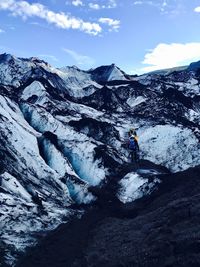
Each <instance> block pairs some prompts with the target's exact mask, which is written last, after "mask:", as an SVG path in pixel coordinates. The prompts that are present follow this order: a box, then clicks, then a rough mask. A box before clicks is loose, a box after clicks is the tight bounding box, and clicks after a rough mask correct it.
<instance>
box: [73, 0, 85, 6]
mask: <svg viewBox="0 0 200 267" xmlns="http://www.w3.org/2000/svg"><path fill="white" fill-rule="evenodd" d="M72 5H73V6H83V2H82V1H81V0H73V1H72Z"/></svg>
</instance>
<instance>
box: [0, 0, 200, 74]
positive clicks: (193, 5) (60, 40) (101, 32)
mask: <svg viewBox="0 0 200 267" xmlns="http://www.w3.org/2000/svg"><path fill="white" fill-rule="evenodd" d="M199 29H200V0H192V1H189V0H152V1H150V0H123V1H122V0H121V1H120V0H107V1H104V0H49V1H47V0H38V1H32V0H26V1H19V0H0V53H3V52H7V53H11V54H14V55H16V56H19V57H31V56H37V57H40V58H42V59H44V60H46V61H48V62H49V63H50V64H52V65H53V66H56V67H61V66H66V65H67V66H70V65H76V66H78V67H79V68H81V69H90V68H94V67H97V66H100V65H107V64H112V63H115V64H116V65H118V66H119V67H120V68H121V69H123V70H124V71H126V72H127V73H132V74H133V73H143V72H147V71H152V70H155V69H162V68H169V67H175V66H180V65H185V64H188V63H189V62H192V61H197V60H200V30H199Z"/></svg>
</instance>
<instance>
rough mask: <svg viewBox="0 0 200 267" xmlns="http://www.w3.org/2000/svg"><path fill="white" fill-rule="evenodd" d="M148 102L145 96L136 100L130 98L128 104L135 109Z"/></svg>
mask: <svg viewBox="0 0 200 267" xmlns="http://www.w3.org/2000/svg"><path fill="white" fill-rule="evenodd" d="M146 100H147V98H145V97H143V96H138V97H136V98H133V97H130V98H128V100H127V101H126V103H127V104H128V105H129V106H130V107H131V108H133V107H135V106H137V105H139V104H141V103H143V102H145V101H146Z"/></svg>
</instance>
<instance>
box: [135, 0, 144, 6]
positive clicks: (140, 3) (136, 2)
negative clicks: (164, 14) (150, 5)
mask: <svg viewBox="0 0 200 267" xmlns="http://www.w3.org/2000/svg"><path fill="white" fill-rule="evenodd" d="M133 4H134V5H142V4H143V2H142V1H135V2H133Z"/></svg>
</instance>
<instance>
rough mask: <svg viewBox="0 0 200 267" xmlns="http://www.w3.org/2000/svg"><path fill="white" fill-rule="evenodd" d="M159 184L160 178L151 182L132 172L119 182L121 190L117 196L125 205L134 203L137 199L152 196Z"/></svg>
mask: <svg viewBox="0 0 200 267" xmlns="http://www.w3.org/2000/svg"><path fill="white" fill-rule="evenodd" d="M157 183H160V180H159V179H158V178H154V179H152V180H151V181H149V179H147V178H143V177H142V176H141V175H139V174H137V173H134V172H131V173H128V174H127V175H126V176H125V177H124V178H123V179H122V180H121V181H120V182H119V185H120V187H121V188H120V190H119V192H118V194H117V196H118V198H119V200H120V201H121V202H123V203H128V202H133V201H134V200H136V199H139V198H142V197H143V196H145V195H148V194H151V193H152V191H153V190H154V189H155V185H156V184H157Z"/></svg>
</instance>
